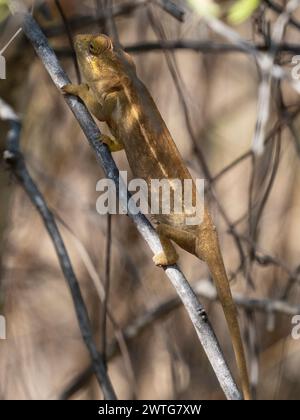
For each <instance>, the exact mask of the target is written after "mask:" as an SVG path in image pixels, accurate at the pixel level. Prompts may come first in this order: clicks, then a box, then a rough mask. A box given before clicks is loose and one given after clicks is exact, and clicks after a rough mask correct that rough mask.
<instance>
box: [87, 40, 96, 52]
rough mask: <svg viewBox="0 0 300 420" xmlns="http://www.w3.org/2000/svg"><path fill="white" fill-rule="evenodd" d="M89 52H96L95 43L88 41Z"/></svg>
mask: <svg viewBox="0 0 300 420" xmlns="http://www.w3.org/2000/svg"><path fill="white" fill-rule="evenodd" d="M89 52H90V53H91V54H95V53H96V48H95V45H94V44H93V43H92V42H90V43H89Z"/></svg>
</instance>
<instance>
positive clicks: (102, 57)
mask: <svg viewBox="0 0 300 420" xmlns="http://www.w3.org/2000/svg"><path fill="white" fill-rule="evenodd" d="M74 47H75V51H76V55H77V59H78V62H79V66H80V68H81V71H82V73H83V76H84V77H85V78H86V79H87V80H91V79H96V78H97V76H98V75H100V73H102V75H103V71H104V70H105V69H106V68H107V67H110V66H108V64H109V63H110V62H112V61H113V60H114V56H115V54H114V53H113V50H114V46H113V42H112V40H111V39H110V38H109V37H108V36H106V35H102V34H101V35H88V34H87V35H76V36H75V39H74Z"/></svg>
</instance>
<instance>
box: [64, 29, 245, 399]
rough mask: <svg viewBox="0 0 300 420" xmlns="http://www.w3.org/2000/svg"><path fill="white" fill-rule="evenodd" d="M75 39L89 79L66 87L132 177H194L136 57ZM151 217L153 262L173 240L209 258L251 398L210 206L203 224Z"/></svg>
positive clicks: (103, 42)
mask: <svg viewBox="0 0 300 420" xmlns="http://www.w3.org/2000/svg"><path fill="white" fill-rule="evenodd" d="M74 44H75V50H76V54H77V59H78V62H79V66H80V69H81V72H82V75H83V77H84V79H85V82H86V83H85V84H81V85H73V84H70V85H66V86H64V88H63V91H64V93H67V94H72V95H76V96H79V97H80V98H81V99H82V100H83V101H84V102H85V104H86V105H87V107H88V108H89V110H90V111H91V112H92V113H93V114H94V115H95V116H96V118H97V119H98V120H100V121H105V122H106V123H107V125H108V127H109V129H110V131H111V133H112V135H113V138H111V137H109V136H106V135H102V136H101V139H100V140H101V141H103V142H104V143H106V144H107V145H108V147H109V148H110V150H111V151H112V152H114V151H118V150H122V149H125V152H126V155H127V159H128V162H129V165H130V168H131V170H132V173H133V175H134V177H135V178H142V179H144V180H145V181H146V182H147V184H148V185H150V183H151V180H152V179H168V180H174V179H180V180H184V179H192V178H191V175H190V173H189V171H188V170H187V168H186V166H185V164H184V162H183V160H182V158H181V156H180V154H179V152H178V150H177V147H176V145H175V143H174V141H173V139H172V137H171V134H170V133H169V131H168V129H167V127H166V124H165V122H164V120H163V118H162V117H161V115H160V113H159V111H158V109H157V107H156V105H155V103H154V101H153V99H152V97H151V95H150V93H149V92H148V90H147V88H146V87H145V86H144V84H143V83H142V82H141V81H140V80H139V78H138V77H137V75H136V69H135V65H134V62H133V60H132V58H131V57H130V56H129V55H128V54H127V53H125V52H124V51H123V50H122V49H121V48H116V47H114V45H113V43H112V41H111V39H110V38H108V37H107V36H105V35H97V36H96V35H77V36H76V37H75V43H74ZM170 182H171V181H170ZM195 194H196V189H195V186H193V195H195ZM153 217H154V219H155V221H156V223H157V227H156V230H157V233H158V235H159V237H160V239H161V243H162V247H163V252H161V253H160V254H158V255H155V256H154V258H153V260H154V262H155V264H157V265H163V266H164V265H169V264H174V263H175V262H176V261H177V259H178V256H177V253H176V250H175V248H174V246H173V243H172V242H174V243H176V244H177V245H179V246H180V247H182V248H183V249H185V250H186V251H188V252H190V253H192V254H194V255H195V256H197V257H198V258H200V259H201V260H203V261H205V262H206V263H207V265H208V268H209V270H210V273H211V275H212V278H213V280H214V283H215V285H216V288H217V292H218V296H219V299H220V302H221V304H222V307H223V310H224V314H225V317H226V320H227V323H228V328H229V331H230V335H231V340H232V344H233V349H234V352H235V358H236V362H237V366H238V370H239V373H240V379H241V385H242V389H243V394H244V398H245V399H250V389H249V381H248V374H247V366H246V360H245V354H244V349H243V344H242V340H241V334H240V329H239V325H238V321H237V311H236V307H235V304H234V302H233V299H232V295H231V291H230V286H229V282H228V278H227V275H226V271H225V267H224V263H223V258H222V254H221V251H220V247H219V241H218V236H217V232H216V229H215V226H214V224H213V222H212V219H211V216H210V214H209V211H208V209H207V207H206V206H205V207H204V216H203V221H202V223H200V224H199V225H187V224H186V222H185V220H186V218H185V213H184V212H183V213H182V214H175V213H172V212H171V213H170V214H155V215H154V216H153Z"/></svg>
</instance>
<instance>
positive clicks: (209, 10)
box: [188, 0, 220, 16]
mask: <svg viewBox="0 0 300 420" xmlns="http://www.w3.org/2000/svg"><path fill="white" fill-rule="evenodd" d="M188 3H189V4H190V5H191V7H192V8H193V9H194V11H195V12H197V13H198V14H199V15H200V16H218V15H219V14H220V7H219V6H218V5H217V4H216V3H215V2H214V0H188Z"/></svg>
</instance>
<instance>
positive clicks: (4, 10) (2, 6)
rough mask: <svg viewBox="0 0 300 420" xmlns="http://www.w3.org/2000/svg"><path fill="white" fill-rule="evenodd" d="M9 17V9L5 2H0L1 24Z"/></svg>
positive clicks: (4, 0) (5, 0)
mask: <svg viewBox="0 0 300 420" xmlns="http://www.w3.org/2000/svg"><path fill="white" fill-rule="evenodd" d="M8 15H9V8H8V2H7V0H0V22H2V21H3V20H4V19H5V18H6V17H7V16H8Z"/></svg>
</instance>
